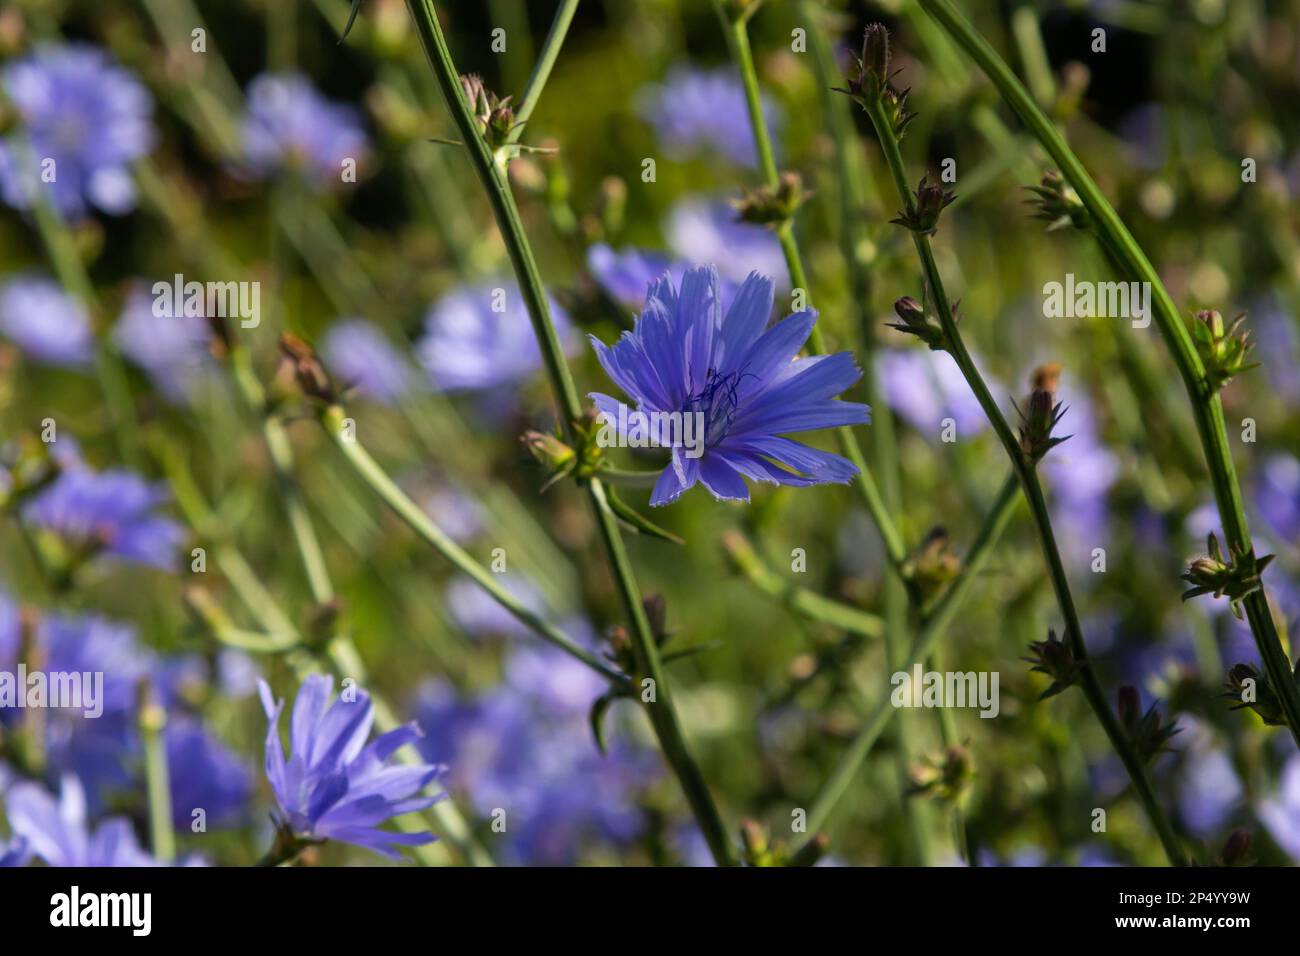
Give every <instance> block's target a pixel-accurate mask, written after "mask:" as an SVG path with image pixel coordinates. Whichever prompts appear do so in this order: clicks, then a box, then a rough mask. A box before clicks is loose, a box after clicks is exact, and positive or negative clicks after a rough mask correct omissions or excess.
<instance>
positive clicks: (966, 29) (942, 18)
mask: <svg viewBox="0 0 1300 956" xmlns="http://www.w3.org/2000/svg"><path fill="white" fill-rule="evenodd" d="M920 3H921V6H922V8H923V9H924V10H925V11H926V13H928V14H929V15H930V16H931V17H933V18H934V19H935V20H936V21H937V22H938V23H939V25H940V26H942V27H943V28H944V29H945V30H947V31H948V33H949V34H950V35H951V36H952V37H953V39H955V40H956V41H957V43H958V44H959V45H960V46H961V47H962V48H963V49H964V50H965V51H966V52H967V54H968V55H969V56H970V57H971V58H972V59H973V60H974V61H975V62H976V64H977V65H978V66H979V68H980V69H981V70H982V71H983V72H984V74H985V75H986V76H987V77H988V78H989V79H990V80H992V81H993V84H994V86H996V87H997V88H998V91H999V92H1000V93H1001V94H1002V97H1003V99H1005V100H1006V101H1007V103H1008V104H1009V105H1010V106H1011V108H1012V109H1013V110H1014V111H1015V112H1016V114H1017V115H1018V116H1019V117H1020V119H1021V121H1022V122H1023V123H1024V124H1025V126H1027V127H1028V128H1029V130H1030V132H1031V133H1033V134H1034V136H1035V137H1036V138H1037V139H1038V141H1039V142H1040V143H1041V144H1042V145H1043V148H1044V149H1046V150H1047V152H1048V153H1049V154H1050V155H1051V157H1052V159H1053V160H1054V161H1055V162H1056V164H1057V165H1058V166H1059V167H1060V170H1061V173H1062V175H1064V176H1065V178H1066V179H1067V180H1068V181H1069V183H1070V185H1071V186H1073V187H1074V190H1075V192H1076V193H1078V195H1079V198H1080V200H1082V202H1083V204H1084V206H1085V207H1086V208H1087V209H1088V212H1089V213H1090V214H1091V216H1092V221H1093V223H1094V228H1095V229H1096V230H1097V232H1098V233H1099V235H1101V236H1102V237H1103V241H1104V243H1105V244H1106V246H1107V248H1108V249H1109V250H1111V251H1112V252H1113V253H1114V255H1115V256H1116V257H1117V259H1118V261H1119V263H1120V265H1121V266H1123V267H1124V269H1125V271H1126V272H1127V273H1128V274H1129V275H1131V276H1133V277H1134V279H1136V280H1137V281H1139V282H1144V283H1147V284H1148V285H1149V286H1150V288H1151V291H1152V303H1153V306H1154V311H1155V319H1156V324H1157V326H1158V327H1159V329H1160V333H1161V335H1162V336H1164V339H1165V344H1166V345H1167V346H1168V348H1169V351H1170V354H1171V355H1172V356H1173V359H1174V364H1175V365H1176V366H1177V367H1178V372H1179V375H1180V376H1181V377H1182V380H1183V386H1184V388H1185V389H1186V391H1187V396H1188V400H1189V401H1190V402H1191V406H1192V414H1193V417H1194V418H1195V420H1196V430H1197V434H1198V436H1199V437H1200V441H1201V446H1202V448H1203V449H1204V452H1205V458H1206V463H1207V466H1208V468H1209V472H1210V480H1211V482H1212V484H1213V486H1214V498H1215V501H1216V502H1217V503H1218V507H1219V518H1220V521H1221V522H1222V524H1223V534H1224V537H1225V538H1226V539H1227V543H1228V546H1229V548H1230V549H1231V550H1232V551H1236V552H1238V553H1246V554H1253V553H1254V549H1253V545H1252V543H1251V539H1250V530H1249V528H1248V526H1247V523H1246V511H1245V506H1244V502H1243V500H1242V494H1241V487H1240V484H1239V482H1238V480H1237V472H1236V467H1235V466H1234V465H1233V462H1232V453H1231V450H1230V449H1229V447H1228V435H1227V426H1226V422H1225V421H1224V417H1223V403H1222V402H1221V401H1220V399H1219V396H1218V393H1217V392H1215V391H1214V390H1213V389H1211V388H1210V387H1209V384H1208V382H1207V379H1206V375H1205V366H1204V364H1203V363H1202V362H1201V359H1200V356H1199V355H1198V354H1197V352H1196V347H1195V344H1194V343H1193V342H1192V337H1191V334H1190V333H1189V332H1188V329H1187V326H1186V323H1185V322H1184V320H1183V317H1182V316H1181V315H1180V314H1179V312H1178V308H1177V306H1176V305H1175V304H1174V301H1173V299H1172V297H1170V295H1169V292H1168V290H1166V289H1165V286H1164V283H1162V282H1161V281H1160V276H1159V274H1158V273H1157V272H1156V270H1155V267H1154V266H1152V264H1151V262H1150V260H1149V259H1148V258H1147V256H1146V253H1145V252H1143V250H1142V247H1141V246H1139V245H1138V243H1137V240H1135V239H1134V238H1133V235H1132V234H1131V233H1130V232H1129V231H1128V228H1127V227H1126V226H1125V225H1124V222H1123V220H1121V219H1120V217H1119V214H1118V213H1116V212H1115V209H1114V207H1112V206H1111V204H1110V202H1109V201H1107V199H1106V197H1105V195H1104V194H1103V193H1102V191H1101V189H1100V188H1099V187H1098V186H1097V184H1096V182H1094V181H1093V179H1092V177H1091V176H1090V175H1089V174H1088V171H1087V170H1086V169H1085V168H1084V166H1083V163H1082V162H1080V161H1079V158H1078V157H1077V156H1075V154H1074V152H1073V151H1072V150H1071V149H1070V147H1069V145H1068V144H1067V143H1066V142H1065V139H1064V138H1063V137H1062V136H1061V134H1060V133H1059V132H1058V131H1057V129H1056V127H1055V126H1054V125H1053V124H1052V122H1051V121H1050V120H1049V119H1048V118H1047V117H1046V116H1045V115H1044V114H1043V112H1042V110H1040V109H1039V108H1038V106H1037V105H1036V104H1035V103H1034V100H1033V97H1032V96H1030V94H1029V93H1028V91H1026V90H1025V88H1024V86H1022V85H1021V83H1020V81H1019V80H1018V79H1016V76H1015V74H1014V73H1012V72H1011V70H1010V68H1009V67H1008V66H1007V64H1006V63H1005V62H1004V61H1003V60H1002V58H1001V57H1000V56H998V54H997V53H996V52H995V51H994V50H993V48H992V47H991V46H989V45H988V43H987V42H986V41H985V40H984V38H983V37H981V36H980V35H979V34H978V33H976V32H975V29H974V28H973V27H972V26H971V25H970V23H969V22H967V20H966V19H965V18H964V17H963V16H962V15H961V14H959V13H958V12H957V11H956V9H955V8H954V7H953V6H952V4H951V3H950V2H949V0H920ZM1244 604H1245V606H1246V615H1247V618H1248V620H1249V621H1250V629H1251V632H1252V633H1253V634H1254V637H1255V643H1256V645H1257V646H1258V648H1259V652H1260V656H1261V658H1262V659H1263V662H1264V667H1265V670H1266V671H1267V672H1268V679H1269V682H1270V683H1271V685H1272V686H1273V687H1274V688H1276V689H1277V693H1278V697H1279V699H1280V701H1281V705H1282V710H1283V713H1284V715H1285V717H1286V721H1287V724H1288V726H1289V727H1290V729H1291V734H1292V737H1294V738H1295V741H1296V744H1297V746H1300V687H1298V686H1297V685H1296V682H1295V680H1294V679H1293V677H1292V675H1291V667H1290V662H1289V661H1288V660H1287V655H1286V651H1285V650H1283V648H1282V641H1281V639H1280V638H1279V636H1278V633H1277V629H1276V626H1275V625H1274V623H1273V616H1272V614H1271V613H1270V612H1269V608H1268V598H1267V596H1266V595H1265V593H1264V591H1263V590H1262V589H1261V590H1259V591H1256V592H1255V593H1253V594H1251V595H1249V596H1248V597H1247V598H1246V599H1245V601H1244Z"/></svg>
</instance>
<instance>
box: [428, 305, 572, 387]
mask: <svg viewBox="0 0 1300 956" xmlns="http://www.w3.org/2000/svg"><path fill="white" fill-rule="evenodd" d="M550 308H551V319H552V321H553V322H554V324H555V332H556V335H558V336H559V339H560V345H561V346H562V347H564V349H565V351H566V352H568V351H571V350H572V347H573V346H574V344H575V342H576V340H575V338H574V336H573V330H572V326H570V324H569V316H568V314H567V313H566V312H565V311H564V310H563V309H561V308H560V307H559V305H557V304H556V303H555V302H554V301H551V302H550ZM424 327H425V333H424V337H423V338H421V339H420V342H419V344H418V345H417V346H416V353H417V356H418V358H419V361H420V364H421V365H423V366H424V368H425V370H426V371H427V372H428V373H429V377H430V378H431V379H432V380H433V385H434V388H436V389H438V390H440V391H445V392H458V391H481V390H486V389H494V388H498V387H500V386H502V385H509V384H513V383H515V382H518V381H519V380H521V379H523V378H527V377H528V376H529V375H531V374H532V373H533V372H535V371H537V370H538V369H539V368H541V367H542V353H541V350H540V349H539V348H538V347H537V339H536V338H535V336H534V335H533V327H532V323H531V322H530V321H529V318H528V308H527V307H526V306H525V305H524V297H523V294H522V293H521V292H520V291H519V287H518V286H517V285H515V283H514V282H513V281H511V282H499V283H492V282H489V283H483V284H480V285H477V286H471V287H467V288H463V289H459V290H457V291H455V292H452V293H450V294H449V295H447V296H444V297H443V298H442V299H441V300H440V301H439V302H437V303H435V304H434V306H433V307H432V308H431V309H430V310H429V313H428V315H427V316H426V317H425V320H424Z"/></svg>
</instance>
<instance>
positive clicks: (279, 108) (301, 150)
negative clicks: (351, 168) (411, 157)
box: [243, 73, 369, 189]
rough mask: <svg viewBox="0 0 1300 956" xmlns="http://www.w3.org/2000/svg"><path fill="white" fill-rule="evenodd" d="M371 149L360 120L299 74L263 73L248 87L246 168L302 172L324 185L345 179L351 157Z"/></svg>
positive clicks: (261, 174)
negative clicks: (327, 97)
mask: <svg viewBox="0 0 1300 956" xmlns="http://www.w3.org/2000/svg"><path fill="white" fill-rule="evenodd" d="M368 152H369V145H368V144H367V141H366V134H365V130H364V129H362V126H361V119H360V117H359V116H358V115H357V113H356V112H355V111H354V110H353V109H352V108H351V107H349V106H345V105H342V104H339V103H334V102H331V101H330V100H328V99H326V98H325V97H323V96H322V95H321V94H320V93H318V92H317V91H316V89H315V88H314V87H313V86H312V85H311V81H310V80H309V79H308V78H307V77H306V76H303V75H302V74H300V73H281V74H262V75H261V76H258V77H256V78H255V79H254V80H253V81H252V83H250V84H249V86H248V116H247V117H246V119H245V120H244V156H243V160H244V167H243V168H244V169H245V170H247V171H248V172H250V173H252V174H253V175H254V176H256V177H257V178H260V179H265V178H268V177H270V176H273V175H275V174H277V173H280V172H284V171H293V172H302V173H303V174H304V175H305V176H306V177H307V178H308V180H309V181H310V182H312V183H314V184H315V185H317V186H318V187H320V188H322V189H326V188H329V187H333V186H339V185H341V184H342V183H343V182H344V178H343V176H344V172H345V164H346V163H347V161H349V160H350V161H352V162H354V163H355V164H356V165H357V166H360V165H361V163H362V162H363V160H364V159H365V158H366V155H367V153H368Z"/></svg>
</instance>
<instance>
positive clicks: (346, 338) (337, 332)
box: [321, 319, 415, 405]
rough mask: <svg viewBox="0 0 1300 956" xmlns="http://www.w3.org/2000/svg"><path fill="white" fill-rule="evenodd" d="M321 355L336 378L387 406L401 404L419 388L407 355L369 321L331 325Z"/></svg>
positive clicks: (342, 321)
mask: <svg viewBox="0 0 1300 956" xmlns="http://www.w3.org/2000/svg"><path fill="white" fill-rule="evenodd" d="M321 355H322V356H323V357H324V359H325V364H326V365H327V366H328V367H329V370H330V374H332V375H333V376H334V377H335V379H337V380H338V381H339V382H340V383H342V384H343V385H345V386H348V387H350V388H355V389H356V390H357V392H358V393H360V394H361V395H363V396H365V397H366V398H370V399H373V400H374V401H376V402H379V403H381V404H383V405H396V404H398V403H399V402H400V401H401V400H402V399H403V398H405V397H406V396H407V394H409V393H410V391H411V389H412V388H413V387H414V385H415V374H414V371H413V370H412V368H411V366H410V363H408V362H407V360H406V358H405V356H403V355H402V353H401V352H399V351H398V350H397V347H396V346H394V345H393V343H392V342H390V341H389V340H388V338H387V337H386V336H385V335H384V333H383V332H381V331H380V330H379V327H378V326H376V325H375V324H374V323H373V322H367V321H366V320H365V319H342V320H340V321H338V322H336V323H334V325H332V326H330V328H329V331H328V332H326V333H325V339H324V341H323V343H322V345H321Z"/></svg>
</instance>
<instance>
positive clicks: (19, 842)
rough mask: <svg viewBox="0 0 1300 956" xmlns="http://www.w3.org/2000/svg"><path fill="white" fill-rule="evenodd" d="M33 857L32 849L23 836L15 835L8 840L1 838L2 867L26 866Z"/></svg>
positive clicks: (0, 862) (0, 857) (0, 856)
mask: <svg viewBox="0 0 1300 956" xmlns="http://www.w3.org/2000/svg"><path fill="white" fill-rule="evenodd" d="M31 858H32V851H31V850H30V849H29V848H28V846H27V841H26V840H25V839H23V838H22V837H14V838H13V839H12V840H9V841H7V842H6V841H4V840H0V867H9V866H26V865H27V862H28V861H29V860H30V859H31Z"/></svg>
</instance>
